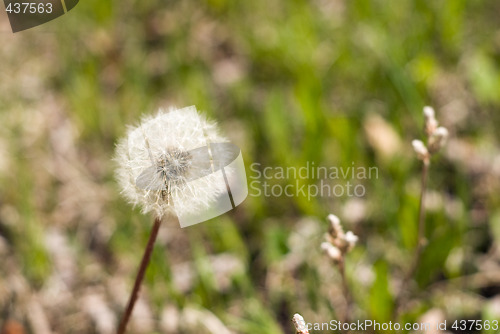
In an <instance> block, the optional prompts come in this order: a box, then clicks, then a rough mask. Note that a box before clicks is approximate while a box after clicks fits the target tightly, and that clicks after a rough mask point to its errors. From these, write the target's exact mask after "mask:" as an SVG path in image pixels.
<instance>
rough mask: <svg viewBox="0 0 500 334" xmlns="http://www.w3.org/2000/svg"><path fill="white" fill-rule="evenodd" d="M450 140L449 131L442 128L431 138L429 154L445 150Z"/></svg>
mask: <svg viewBox="0 0 500 334" xmlns="http://www.w3.org/2000/svg"><path fill="white" fill-rule="evenodd" d="M447 138H448V129H446V128H445V127H442V126H440V127H439V128H437V129H436V130H435V131H434V132H433V133H432V135H431V136H430V137H429V152H430V153H431V154H432V153H436V152H437V151H439V150H440V149H441V148H443V146H444V144H445V143H446V139H447Z"/></svg>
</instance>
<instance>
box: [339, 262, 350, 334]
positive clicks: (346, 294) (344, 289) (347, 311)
mask: <svg viewBox="0 0 500 334" xmlns="http://www.w3.org/2000/svg"><path fill="white" fill-rule="evenodd" d="M338 266H339V272H340V276H341V277H342V293H343V295H344V299H345V304H346V305H345V313H344V321H343V322H349V321H350V313H351V292H350V290H349V284H348V283H347V277H346V274H345V258H344V257H342V259H341V260H340V261H339V265H338ZM346 333H349V331H346Z"/></svg>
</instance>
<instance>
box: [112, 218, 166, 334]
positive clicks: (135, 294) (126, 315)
mask: <svg viewBox="0 0 500 334" xmlns="http://www.w3.org/2000/svg"><path fill="white" fill-rule="evenodd" d="M160 225H161V219H160V218H156V219H155V222H154V225H153V228H152V229H151V232H150V235H149V240H148V243H147V245H146V249H145V251H144V255H143V256H142V261H141V265H140V267H139V271H138V272H137V276H136V278H135V282H134V288H133V289H132V293H131V294H130V298H129V301H128V304H127V309H126V310H125V313H124V315H123V318H122V320H121V322H120V326H119V327H118V331H117V332H116V333H117V334H124V333H125V330H126V328H127V324H128V321H129V320H130V316H131V315H132V311H133V310H134V305H135V302H136V301H137V297H138V295H139V290H140V288H141V284H142V281H143V279H144V275H145V274H146V270H147V268H148V264H149V261H150V260H151V254H152V253H153V247H154V243H155V240H156V237H157V236H158V230H159V229H160Z"/></svg>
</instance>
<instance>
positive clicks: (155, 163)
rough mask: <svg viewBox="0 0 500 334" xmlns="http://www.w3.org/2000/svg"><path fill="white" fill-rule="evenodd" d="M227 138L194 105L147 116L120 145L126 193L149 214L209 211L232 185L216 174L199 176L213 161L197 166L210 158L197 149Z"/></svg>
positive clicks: (117, 155)
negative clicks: (197, 176) (200, 154)
mask: <svg viewBox="0 0 500 334" xmlns="http://www.w3.org/2000/svg"><path fill="white" fill-rule="evenodd" d="M224 142H228V140H227V139H226V138H225V137H223V136H221V135H220V134H219V132H218V129H217V126H216V124H215V123H214V122H210V121H208V120H207V119H206V118H205V117H204V116H203V115H200V114H199V113H198V112H197V111H196V108H195V107H194V106H192V107H187V108H183V109H174V108H171V109H169V110H165V109H160V110H159V111H158V113H157V114H156V115H154V116H144V117H143V118H142V120H141V122H140V124H139V125H138V126H135V127H129V128H128V131H127V135H126V136H125V137H124V138H122V139H121V140H119V142H118V144H117V147H116V153H115V162H116V178H117V180H118V183H119V184H120V186H121V188H122V194H123V196H124V197H125V198H126V199H127V200H128V201H129V202H130V203H132V204H133V205H139V206H141V208H142V212H143V213H148V212H153V213H154V214H156V215H157V216H158V217H162V216H164V215H166V214H169V213H175V214H177V215H180V214H185V213H187V212H196V211H199V210H204V209H206V208H207V207H209V206H210V204H211V203H213V202H214V201H215V200H216V198H217V197H218V196H220V195H221V194H222V193H223V192H225V191H226V184H225V183H224V182H220V178H218V177H217V176H216V175H214V174H211V173H205V174H204V177H199V178H196V177H195V174H196V173H199V172H200V168H205V169H207V168H210V164H209V163H208V162H207V161H203V162H204V163H205V166H203V167H199V166H195V165H196V161H197V160H198V161H199V160H209V159H208V158H207V159H204V158H205V157H203V159H201V158H200V157H199V156H196V153H193V152H196V150H195V149H198V148H203V147H206V146H207V145H210V143H224ZM193 150H194V151H193ZM222 154H224V152H222ZM228 154H229V153H228Z"/></svg>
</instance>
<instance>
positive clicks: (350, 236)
mask: <svg viewBox="0 0 500 334" xmlns="http://www.w3.org/2000/svg"><path fill="white" fill-rule="evenodd" d="M344 240H345V241H346V242H347V245H348V248H347V251H350V250H352V249H353V248H354V246H356V243H357V242H358V236H357V235H355V234H354V233H352V232H351V231H347V233H346V234H345V238H344Z"/></svg>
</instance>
